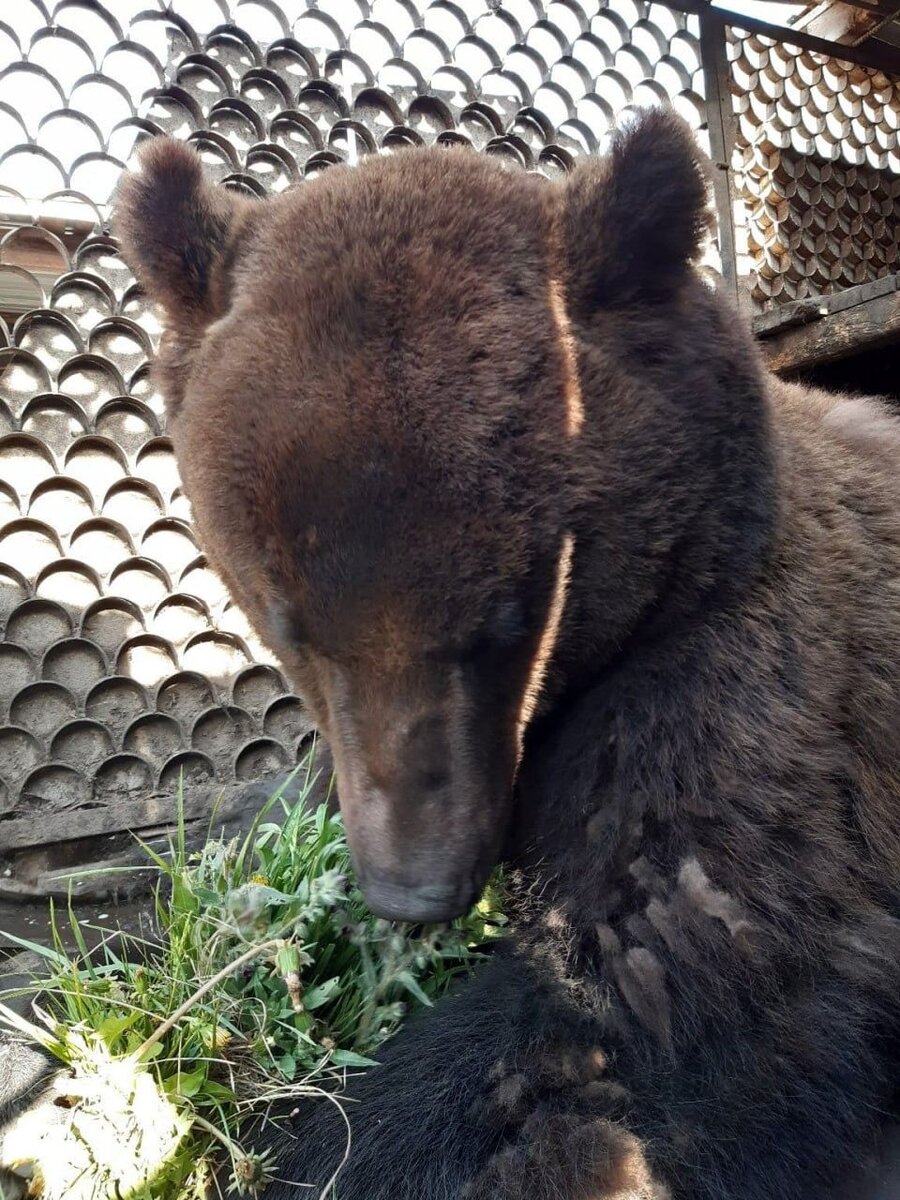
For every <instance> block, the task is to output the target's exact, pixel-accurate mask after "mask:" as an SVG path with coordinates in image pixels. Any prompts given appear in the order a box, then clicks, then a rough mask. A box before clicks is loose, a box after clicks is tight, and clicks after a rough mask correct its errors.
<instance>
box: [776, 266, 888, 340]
mask: <svg viewBox="0 0 900 1200" xmlns="http://www.w3.org/2000/svg"><path fill="white" fill-rule="evenodd" d="M898 288H900V275H887V276H885V278H884V279H875V280H873V281H872V282H870V283H860V284H857V286H856V287H851V288H844V289H842V290H841V291H839V292H833V293H832V294H831V295H830V296H810V297H808V298H807V299H805V300H793V301H790V302H789V303H787V304H780V305H777V306H776V307H775V308H772V309H769V310H768V311H767V312H764V313H760V314H758V315H757V316H755V317H754V318H753V332H754V333H755V334H756V336H757V337H759V338H765V337H771V336H772V335H773V334H775V333H780V332H782V331H783V330H785V329H788V328H791V327H792V326H795V325H808V324H809V322H810V321H817V320H819V319H820V318H822V317H827V316H829V315H830V314H832V313H836V312H843V310H844V309H847V308H854V307H855V306H856V305H857V304H865V303H866V302H867V301H868V300H874V299H876V298H877V297H878V296H886V295H889V294H890V293H891V292H895V291H897V290H898Z"/></svg>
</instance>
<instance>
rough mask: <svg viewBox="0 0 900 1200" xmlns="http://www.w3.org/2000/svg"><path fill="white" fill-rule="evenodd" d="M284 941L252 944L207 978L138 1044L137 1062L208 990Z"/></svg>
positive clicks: (277, 939)
mask: <svg viewBox="0 0 900 1200" xmlns="http://www.w3.org/2000/svg"><path fill="white" fill-rule="evenodd" d="M283 941H284V938H282V937H277V938H270V939H269V941H267V942H263V943H262V944H261V945H259V946H251V947H250V949H249V950H245V951H244V953H243V954H241V955H239V956H238V957H237V958H236V959H234V961H233V962H230V963H226V964H225V966H224V967H223V968H222V969H221V971H217V972H216V973H215V975H213V976H212V978H211V979H207V981H206V983H204V985H203V986H202V987H200V988H198V989H197V990H196V992H194V994H193V995H192V996H188V998H187V1000H185V1002H184V1004H182V1005H180V1007H178V1008H176V1009H175V1011H174V1012H173V1013H172V1015H171V1016H170V1017H167V1018H166V1019H165V1021H163V1023H162V1024H161V1025H160V1026H158V1027H157V1028H156V1029H154V1031H153V1033H151V1034H150V1036H149V1037H148V1038H147V1039H146V1041H144V1042H142V1043H141V1045H140V1046H138V1048H137V1050H135V1052H134V1055H133V1057H134V1059H135V1060H136V1061H137V1062H140V1061H141V1059H142V1058H144V1057H145V1055H146V1054H147V1052H148V1051H150V1050H152V1049H153V1047H154V1046H155V1045H156V1043H157V1042H159V1041H162V1039H163V1038H164V1037H165V1036H166V1034H167V1033H168V1032H169V1030H170V1029H172V1028H173V1027H174V1026H175V1025H177V1024H178V1022H179V1021H180V1020H181V1018H182V1017H183V1016H184V1015H185V1013H188V1012H190V1010H191V1009H192V1008H193V1007H194V1005H195V1004H196V1003H197V1002H198V1001H199V1000H202V999H203V997H204V996H205V995H206V994H207V993H208V992H211V991H212V990H213V988H214V987H215V986H216V984H218V983H221V982H222V980H223V979H227V978H228V976H229V975H230V974H231V973H232V972H233V971H236V970H237V969H238V967H242V966H243V965H244V964H245V963H248V962H250V961H251V960H252V959H254V958H258V957H259V955H260V954H265V953H266V952H267V951H268V950H274V949H275V948H276V947H277V946H278V945H280V944H281V942H283Z"/></svg>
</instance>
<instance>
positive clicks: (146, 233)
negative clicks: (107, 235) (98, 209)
mask: <svg viewBox="0 0 900 1200" xmlns="http://www.w3.org/2000/svg"><path fill="white" fill-rule="evenodd" d="M252 206H253V202H252V201H251V200H247V199H245V198H244V197H242V196H238V195H235V193H234V192H230V191H228V190H227V189H226V188H224V187H217V186H216V185H215V184H213V183H211V182H210V181H209V180H208V179H207V178H206V177H205V176H204V174H203V168H202V165H201V163H200V158H199V156H198V155H197V154H196V153H195V152H194V150H193V149H191V147H190V146H187V145H185V143H184V142H179V141H175V140H174V139H173V138H169V137H154V138H151V139H150V140H149V141H147V142H145V143H144V145H143V146H142V147H141V148H140V150H139V151H138V156H137V164H136V169H135V170H132V171H130V172H129V173H128V174H127V175H125V176H124V177H123V179H122V181H121V184H120V185H119V192H118V196H117V199H116V211H115V217H114V221H113V232H114V233H115V235H116V236H117V237H118V239H119V241H120V242H121V245H122V251H123V255H124V257H125V261H126V262H127V263H128V265H129V266H130V267H131V268H132V270H133V271H134V272H135V275H136V276H137V278H138V279H139V281H140V282H141V284H142V285H143V286H144V288H145V290H146V291H147V293H148V294H149V296H150V297H151V298H152V299H153V300H156V301H158V302H159V303H160V304H161V305H162V306H163V308H164V309H165V311H166V315H167V316H168V317H170V318H173V319H176V320H178V321H180V322H187V323H189V324H193V325H197V324H199V325H203V324H206V323H207V322H209V321H212V320H214V319H215V318H216V317H218V316H221V315H222V313H223V312H224V310H225V308H226V307H227V292H228V288H227V274H228V271H227V262H228V259H229V258H230V257H231V254H230V249H229V248H230V246H231V245H232V244H233V241H234V233H235V229H236V226H237V225H238V224H239V223H240V218H241V216H242V214H243V213H245V212H246V211H247V209H248V208H250V207H252Z"/></svg>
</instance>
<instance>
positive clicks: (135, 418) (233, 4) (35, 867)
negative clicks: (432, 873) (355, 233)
mask: <svg viewBox="0 0 900 1200" xmlns="http://www.w3.org/2000/svg"><path fill="white" fill-rule="evenodd" d="M11 13H14V14H15V19H11ZM661 99H670V100H672V101H673V102H674V103H675V105H676V106H677V107H678V108H679V109H680V110H681V112H682V113H683V114H684V115H685V116H686V118H687V119H688V120H689V121H690V123H691V125H692V127H693V128H694V129H695V131H696V132H697V136H698V138H699V139H700V140H701V142H704V143H705V141H706V127H705V111H704V108H705V102H704V86H703V73H702V69H701V65H700V55H699V29H698V26H697V21H696V18H694V17H686V16H682V15H679V14H676V13H674V12H672V11H671V10H669V9H667V8H665V7H663V6H661V5H659V4H656V3H649V2H647V0H610V2H609V3H605V4H598V3H591V2H588V0H553V2H552V3H549V4H544V3H538V2H537V0H510V3H505V4H504V5H503V6H502V7H499V6H497V5H495V4H488V3H487V2H486V0H454V2H453V3H451V2H449V0H433V2H431V3H420V2H417V0H321V2H320V3H318V4H309V3H306V0H279V2H278V3H276V2H275V0H170V2H169V3H167V4H165V5H164V4H162V3H161V2H159V3H155V4H154V3H153V0H115V2H113V0H108V2H107V3H105V4H101V3H96V2H95V3H92V4H91V5H82V4H79V3H72V2H71V0H59V2H57V3H55V4H52V5H50V4H44V3H43V2H42V0H16V5H15V6H14V8H13V9H12V10H10V9H4V10H3V11H2V12H0V192H2V198H4V199H6V200H8V201H9V203H10V204H11V205H12V206H13V207H15V206H16V205H18V206H19V208H20V210H21V211H22V213H23V214H24V216H23V219H22V223H21V226H20V227H19V228H15V229H12V230H11V231H10V233H8V234H7V235H6V236H5V237H4V239H3V241H2V243H0V271H3V272H13V273H15V274H16V276H17V279H16V282H17V284H19V285H20V286H22V287H26V286H27V287H28V288H30V292H28V293H27V294H28V295H29V296H30V297H32V299H31V300H29V307H28V310H27V311H26V312H24V313H23V315H21V316H20V317H19V318H18V320H16V321H15V323H14V324H12V327H11V328H8V327H6V326H0V621H2V629H3V640H2V642H0V853H2V855H3V857H2V858H0V902H2V900H3V898H4V896H6V897H7V898H9V897H17V896H18V897H22V898H27V897H28V896H35V895H42V894H46V893H47V892H52V891H54V889H55V888H57V887H58V873H59V869H60V868H61V866H62V865H65V864H66V863H70V862H72V861H75V862H78V863H82V864H83V863H85V862H108V861H111V860H112V861H117V859H116V856H117V855H119V856H120V858H121V856H122V855H125V859H123V860H122V861H125V860H127V851H126V850H123V849H122V843H121V836H122V831H123V830H124V829H127V828H140V829H147V828H151V829H152V828H153V827H154V826H155V825H158V824H160V823H165V821H166V820H169V819H171V813H172V807H173V806H172V797H173V793H174V789H175V787H176V786H177V781H178V778H179V777H180V776H181V775H182V774H183V775H184V778H185V780H186V781H187V783H188V784H190V785H191V786H190V787H189V788H186V794H187V793H188V792H189V793H190V794H191V795H192V796H197V795H207V794H208V795H209V796H212V795H213V794H215V793H216V792H221V791H222V790H225V791H227V790H228V789H232V790H234V789H238V788H240V786H242V785H244V784H246V783H247V782H249V781H252V780H256V779H258V778H259V777H261V776H265V775H268V774H272V773H276V772H280V771H283V770H284V768H285V767H286V766H289V765H290V764H292V763H293V762H294V761H295V759H296V755H297V750H298V746H299V745H300V744H301V743H302V742H303V741H304V740H305V739H306V738H307V737H308V736H309V733H310V724H309V720H308V718H307V716H306V714H305V712H304V709H303V706H302V704H301V703H300V701H299V700H298V699H297V697H296V696H294V695H293V694H292V693H291V691H290V689H289V688H288V686H287V684H286V683H285V680H284V678H283V676H282V674H281V672H280V670H279V668H278V664H277V663H275V662H273V661H272V660H271V658H270V657H269V656H268V654H267V652H266V651H265V649H264V648H263V647H262V646H261V645H260V643H259V642H258V641H257V640H256V638H255V637H254V634H253V632H252V630H251V629H250V628H249V626H248V623H247V621H246V619H245V617H244V616H243V614H242V613H240V612H239V611H238V610H237V609H236V608H235V607H234V605H233V604H232V603H231V602H230V600H229V597H228V595H227V594H226V592H225V590H224V588H223V586H222V584H221V582H220V581H219V579H218V578H217V577H216V576H215V575H214V574H213V573H212V572H211V571H210V570H209V568H208V567H207V565H206V562H205V560H204V558H203V556H202V553H201V551H200V549H199V547H198V546H197V544H196V541H195V538H194V534H193V530H192V526H191V521H190V511H189V507H188V504H187V501H186V499H185V497H184V496H183V494H182V491H181V488H180V482H179V478H178V471H177V467H176V464H175V460H174V457H173V455H172V448H171V444H170V442H169V441H168V439H167V437H166V431H165V415H164V409H163V404H162V401H161V398H160V396H159V395H158V394H157V393H156V392H155V391H154V389H153V387H152V384H151V383H150V381H149V375H148V365H149V362H150V360H151V359H152V355H153V350H154V346H155V343H156V339H157V337H158V335H159V322H158V318H157V314H156V313H155V312H154V310H153V308H152V306H150V305H148V303H147V302H146V300H145V298H144V297H143V296H142V295H141V293H140V291H139V289H137V288H136V286H135V284H134V280H133V279H132V277H131V275H130V273H129V271H128V269H127V268H126V266H125V265H124V263H123V262H122V261H121V259H120V258H119V256H118V252H117V247H116V245H115V243H114V241H112V239H111V238H110V237H109V236H108V234H107V231H106V228H105V225H104V220H105V218H106V215H107V207H106V206H107V203H108V200H109V198H110V195H111V193H112V190H113V188H114V186H115V183H116V181H117V179H118V177H119V174H120V173H121V170H122V169H123V167H124V165H125V163H126V162H127V160H128V158H129V157H130V155H131V154H132V152H133V149H134V146H135V144H136V143H137V142H138V141H139V140H140V139H142V138H145V137H148V136H152V135H155V134H158V133H161V132H166V133H170V134H173V135H175V136H177V137H181V138H186V139H189V140H191V141H193V142H194V143H195V144H196V146H197V148H198V150H199V151H200V153H201V155H202V157H203V160H204V163H205V166H206V169H207V170H208V171H209V173H210V175H211V176H212V177H213V178H215V179H217V180H218V181H220V182H221V183H223V184H225V185H227V186H230V187H234V188H241V189H245V190H247V191H249V192H253V193H256V194H263V193H266V192H273V191H279V190H281V189H283V188H285V187H288V186H290V185H292V184H294V183H295V182H297V181H298V180H302V179H304V178H309V177H312V176H314V175H315V174H317V173H318V172H320V171H322V170H324V169H326V168H328V167H329V166H331V165H334V164H338V163H342V162H351V163H352V162H354V161H356V160H357V159H358V158H359V157H360V156H362V155H365V154H369V153H376V152H383V151H390V150H391V149H392V148H395V147H398V146H402V145H409V144H426V145H427V144H431V143H434V142H457V143H459V142H463V143H467V144H469V145H471V146H472V147H473V148H474V149H476V150H479V151H484V152H486V153H490V154H494V155H497V156H499V157H501V158H502V160H503V161H504V163H505V164H507V165H508V166H509V168H510V169H524V170H534V171H540V172H543V173H544V174H546V175H547V176H549V177H554V176H557V175H559V174H560V173H563V172H566V171H567V170H569V169H570V167H571V165H572V163H573V161H574V160H575V159H576V158H577V157H578V156H579V155H582V154H590V153H595V152H597V151H598V150H600V149H601V148H602V146H603V143H604V140H605V139H606V137H607V135H608V132H609V130H610V128H611V127H612V125H613V124H614V123H615V122H616V121H617V120H618V119H620V118H621V116H622V115H623V112H624V111H625V110H627V109H628V108H629V107H630V106H642V105H646V104H652V103H655V102H658V101H659V100H661ZM23 179H27V180H28V188H27V192H28V194H27V195H23V194H22V191H23V189H22V188H21V186H20V185H21V183H22V180H23ZM35 195H36V196H43V197H45V199H44V200H43V201H40V202H35V201H33V200H32V199H31V197H32V196H35ZM67 201H72V202H74V203H75V205H76V206H77V207H78V211H79V212H80V213H81V214H82V215H83V214H84V213H85V212H87V213H88V214H89V220H88V223H87V226H85V227H80V228H77V229H75V228H72V227H69V226H67V225H66V223H65V221H64V220H63V221H60V220H52V219H49V218H48V213H52V212H53V207H52V206H53V203H60V202H62V203H65V202H67ZM35 237H37V238H39V239H42V241H43V244H42V246H41V251H42V254H43V255H44V256H45V258H46V259H47V260H48V262H50V263H51V264H52V265H51V267H50V269H49V270H48V272H47V274H46V275H44V276H42V275H40V274H36V273H33V272H29V271H27V270H25V269H24V268H23V266H22V263H23V261H24V259H23V255H22V247H23V244H24V242H25V241H27V240H28V239H29V238H31V239H32V240H33V239H34V238H35ZM710 261H711V263H712V265H713V266H714V265H715V258H714V255H713V257H712V258H711V260H710ZM204 789H205V790H204ZM61 839H68V840H70V841H71V842H72V847H73V848H72V849H71V852H66V853H60V852H58V851H57V850H55V849H54V848H53V846H54V844H55V843H57V842H58V841H60V840H61ZM0 924H2V922H0Z"/></svg>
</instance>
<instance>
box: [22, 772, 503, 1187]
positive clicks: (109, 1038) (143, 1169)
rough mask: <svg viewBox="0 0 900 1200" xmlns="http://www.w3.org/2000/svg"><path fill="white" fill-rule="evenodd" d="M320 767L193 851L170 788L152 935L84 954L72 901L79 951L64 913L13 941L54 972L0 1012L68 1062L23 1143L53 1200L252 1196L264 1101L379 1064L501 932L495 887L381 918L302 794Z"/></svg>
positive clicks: (330, 1085)
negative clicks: (469, 904)
mask: <svg viewBox="0 0 900 1200" xmlns="http://www.w3.org/2000/svg"><path fill="white" fill-rule="evenodd" d="M300 770H301V772H302V768H301V769H300ZM294 782H295V783H296V775H295V779H294ZM313 782H314V781H313V779H312V778H311V777H310V775H309V768H308V767H307V769H306V775H305V778H303V780H302V782H301V784H300V787H299V797H298V798H297V800H296V801H295V802H294V803H292V804H290V805H289V804H288V803H287V802H286V801H285V800H284V799H283V797H282V794H281V793H277V794H276V795H274V796H273V797H272V798H271V799H270V800H269V801H268V803H267V804H266V806H265V807H264V809H263V811H262V812H261V813H260V814H259V816H258V817H257V819H256V820H255V822H254V824H253V826H252V827H251V829H250V831H249V833H248V834H247V835H246V837H244V838H243V839H242V840H240V841H231V842H227V843H226V842H223V841H222V840H216V839H215V838H211V839H210V840H208V841H207V843H206V844H205V845H204V846H203V847H202V849H200V850H199V851H197V852H193V853H192V852H190V851H189V850H188V849H187V847H186V844H185V827H184V820H183V815H182V813H183V805H182V804H181V800H180V797H179V819H178V824H177V830H176V835H175V838H174V840H173V842H172V845H171V849H170V853H169V854H168V855H167V856H166V857H161V856H159V855H157V854H155V853H154V852H153V851H152V850H150V849H149V848H147V847H145V850H146V853H147V856H148V859H149V860H150V863H151V864H152V867H153V869H155V870H156V871H158V873H159V881H158V885H157V888H156V895H155V906H156V922H155V924H156V927H157V932H156V934H154V935H147V936H145V937H135V936H133V935H128V934H118V933H116V934H115V936H113V931H109V936H105V937H103V938H102V939H101V940H100V944H99V948H98V949H95V950H93V951H89V950H88V948H87V945H86V943H85V939H84V931H83V930H82V929H81V927H80V926H79V923H78V921H77V918H76V917H75V916H74V914H73V913H72V910H71V907H70V909H69V913H68V915H67V916H68V920H69V922H70V924H71V928H72V932H73V935H74V938H75V941H76V944H77V945H78V947H79V953H78V954H77V955H76V956H69V955H67V954H66V953H65V951H64V949H63V946H62V939H61V937H60V935H59V929H60V926H59V923H58V922H59V915H58V914H53V929H54V935H55V943H56V944H55V945H54V946H53V947H51V948H49V949H48V948H41V947H38V946H35V945H31V944H27V943H24V942H20V944H21V945H23V946H26V947H27V948H28V949H31V950H36V951H38V952H39V953H41V954H42V956H43V958H44V960H45V962H46V964H47V966H48V968H49V971H50V977H49V979H44V980H41V981H40V993H41V995H40V1005H39V1004H38V1002H37V1000H35V1001H34V1002H33V1004H32V1008H33V1013H34V1015H33V1018H32V1020H30V1021H24V1020H22V1019H21V1018H19V1017H18V1016H16V1014H15V1013H13V1012H12V1011H11V1010H10V1009H9V1008H8V1007H6V1006H4V1005H2V1004H0V1020H2V1021H4V1022H5V1023H6V1024H7V1025H9V1026H11V1027H12V1028H15V1029H17V1030H19V1032H20V1033H21V1034H23V1035H24V1036H25V1037H28V1038H31V1039H34V1040H36V1041H40V1042H41V1043H42V1044H43V1045H44V1046H45V1047H46V1048H47V1049H49V1050H50V1051H51V1052H52V1053H53V1054H54V1055H55V1056H56V1057H57V1058H58V1059H59V1060H60V1061H61V1062H62V1063H63V1064H65V1066H67V1067H68V1068H70V1072H71V1078H70V1079H69V1081H68V1083H67V1084H66V1087H65V1092H66V1095H67V1097H68V1099H67V1100H65V1103H67V1104H69V1105H70V1106H71V1108H70V1113H69V1114H68V1115H69V1120H68V1121H66V1122H64V1123H63V1126H64V1128H63V1129H62V1130H61V1131H59V1132H56V1133H54V1134H53V1135H52V1136H51V1135H48V1136H47V1137H42V1139H41V1145H40V1147H39V1149H38V1151H37V1152H34V1151H33V1150H32V1149H29V1150H28V1151H27V1153H26V1154H25V1156H24V1157H26V1158H31V1160H32V1163H31V1167H30V1169H31V1170H33V1171H34V1172H35V1173H36V1176H37V1180H38V1184H39V1186H40V1187H42V1189H43V1190H42V1191H40V1192H39V1194H40V1195H43V1196H44V1197H46V1200H57V1198H58V1197H62V1196H65V1197H66V1198H67V1200H82V1198H84V1200H94V1198H96V1200H101V1198H102V1200H105V1198H106V1197H116V1198H117V1200H200V1198H201V1197H203V1198H206V1197H209V1196H213V1197H214V1196H217V1195H222V1194H223V1186H224V1189H225V1190H227V1191H229V1192H231V1193H234V1194H237V1195H240V1196H256V1195H259V1194H260V1193H261V1191H262V1189H263V1188H264V1186H265V1184H266V1182H268V1180H269V1179H270V1178H271V1173H272V1170H273V1164H271V1163H270V1162H268V1161H267V1160H266V1159H265V1158H264V1157H261V1156H260V1155H258V1154H257V1153H255V1152H254V1149H253V1147H254V1142H255V1140H256V1138H257V1136H258V1132H259V1126H260V1122H261V1121H262V1120H264V1119H266V1116H267V1113H268V1110H269V1109H270V1106H271V1105H272V1104H273V1103H275V1102H276V1101H279V1100H285V1099H290V1098H291V1097H296V1096H301V1095H308V1094H312V1093H318V1094H320V1095H321V1097H322V1101H321V1102H322V1103H329V1102H334V1099H335V1098H336V1099H337V1102H338V1103H339V1102H340V1099H339V1097H340V1088H341V1084H342V1082H343V1081H344V1080H345V1077H346V1073H347V1071H348V1070H359V1069H365V1068H367V1067H369V1066H371V1065H372V1064H373V1062H374V1061H375V1059H376V1058H377V1051H378V1047H379V1046H380V1045H381V1044H382V1043H383V1042H384V1041H385V1040H386V1039H387V1038H389V1037H390V1036H391V1035H392V1034H393V1033H395V1032H396V1030H397V1029H398V1027H399V1025H400V1024H401V1022H402V1020H403V1018H404V1016H405V1015H406V1013H407V1011H408V1009H409V1008H410V1007H419V1006H427V1005H430V1004H431V1003H432V1002H433V1001H434V1000H435V999H436V997H438V996H439V995H440V994H441V993H442V992H444V991H445V990H446V988H447V986H448V985H449V983H450V982H451V981H452V980H453V979H454V978H455V977H456V976H458V975H459V974H460V973H463V972H466V971H468V970H469V969H470V968H471V967H472V965H473V964H474V962H475V961H476V960H477V959H478V958H479V954H478V951H477V946H478V945H480V944H483V943H485V942H487V941H488V940H490V939H491V938H492V937H493V936H496V933H497V931H498V927H499V925H500V924H502V917H498V916H497V915H496V911H495V910H496V909H497V907H498V905H497V894H496V891H495V890H491V889H489V891H488V892H487V893H486V894H485V897H484V898H483V899H482V901H481V903H480V904H479V905H478V907H477V908H476V909H475V910H474V911H473V912H472V913H471V914H470V915H469V916H468V917H466V918H464V919H462V920H459V921H456V922H454V923H453V924H452V925H449V926H442V927H437V926H435V927H423V926H419V927H415V928H413V927H410V926H405V925H399V924H391V923H389V922H386V921H382V920H378V919H376V918H375V917H373V916H372V915H371V914H370V913H369V912H368V910H367V909H366V906H365V903H364V901H363V898H362V895H361V893H360V891H359V889H358V887H357V886H356V884H355V882H354V879H353V873H352V868H351V866H350V860H349V855H348V850H347V844H346V841H345V838H344V831H343V826H342V823H341V819H340V817H339V816H338V815H331V814H329V812H328V811H327V809H326V807H325V806H322V807H319V808H318V809H316V810H315V811H310V810H309V809H308V808H307V806H306V804H305V799H306V796H307V795H308V794H309V792H310V790H311V787H312V784H313ZM276 806H278V807H279V808H280V809H281V810H282V812H283V816H282V819H281V820H280V821H275V820H272V819H271V818H272V814H273V812H274V811H275V809H276ZM14 940H16V939H14ZM37 990H38V985H37V983H36V985H35V992H37ZM6 998H7V999H8V998H9V996H7V997H6ZM0 999H2V997H0ZM328 1097H331V1098H332V1099H330V1100H329V1098H328ZM32 1141H33V1138H32ZM217 1167H218V1168H220V1170H219V1171H218V1173H217V1172H216V1168H217ZM223 1181H224V1183H223Z"/></svg>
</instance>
